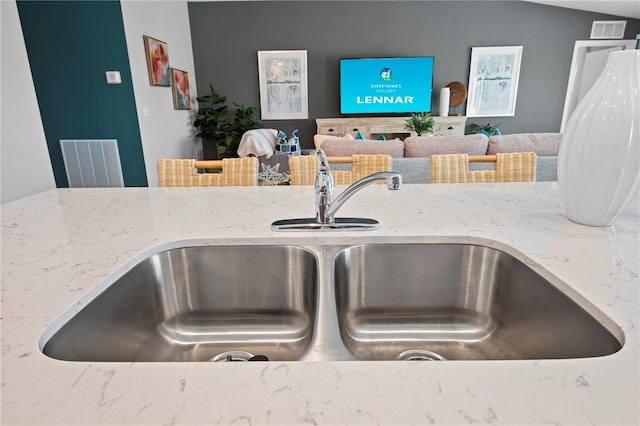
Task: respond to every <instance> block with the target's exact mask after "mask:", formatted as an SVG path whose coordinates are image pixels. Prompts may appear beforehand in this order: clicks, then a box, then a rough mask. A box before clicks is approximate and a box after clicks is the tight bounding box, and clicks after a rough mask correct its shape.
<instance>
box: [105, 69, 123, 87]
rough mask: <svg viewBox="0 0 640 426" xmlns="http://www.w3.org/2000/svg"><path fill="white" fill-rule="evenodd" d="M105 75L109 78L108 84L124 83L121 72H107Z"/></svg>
mask: <svg viewBox="0 0 640 426" xmlns="http://www.w3.org/2000/svg"><path fill="white" fill-rule="evenodd" d="M105 75H106V76H107V84H120V83H122V80H121V79H120V71H106V72H105Z"/></svg>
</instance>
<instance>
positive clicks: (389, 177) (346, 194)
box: [322, 172, 402, 223]
mask: <svg viewBox="0 0 640 426" xmlns="http://www.w3.org/2000/svg"><path fill="white" fill-rule="evenodd" d="M381 180H386V181H387V189H391V190H398V189H400V187H401V186H402V175H401V174H400V173H395V172H378V173H373V174H371V175H369V176H365V177H363V178H362V179H360V180H358V181H356V182H354V183H352V184H351V185H349V186H348V187H347V188H346V189H345V190H344V191H343V192H342V193H341V194H340V195H338V196H337V197H336V198H335V200H334V201H333V202H332V203H331V205H329V206H328V208H327V210H326V216H325V218H324V219H325V220H324V221H323V222H322V223H333V221H334V218H335V215H336V213H337V212H338V210H339V209H340V207H342V205H343V204H344V203H345V202H346V201H347V200H348V199H349V198H351V196H352V195H353V194H355V193H356V192H358V191H360V190H361V189H362V188H364V187H366V186H369V185H371V184H372V183H375V182H378V181H381Z"/></svg>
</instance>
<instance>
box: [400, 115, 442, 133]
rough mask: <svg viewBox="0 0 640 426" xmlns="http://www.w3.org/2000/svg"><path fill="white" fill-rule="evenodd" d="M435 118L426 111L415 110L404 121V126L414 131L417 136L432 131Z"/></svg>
mask: <svg viewBox="0 0 640 426" xmlns="http://www.w3.org/2000/svg"><path fill="white" fill-rule="evenodd" d="M434 123H435V119H434V118H433V117H432V116H431V114H430V113H428V112H417V113H414V114H411V117H409V118H407V120H406V121H405V125H404V128H405V129H406V130H408V131H410V132H416V134H417V135H418V136H422V135H424V134H425V133H431V132H433V125H434Z"/></svg>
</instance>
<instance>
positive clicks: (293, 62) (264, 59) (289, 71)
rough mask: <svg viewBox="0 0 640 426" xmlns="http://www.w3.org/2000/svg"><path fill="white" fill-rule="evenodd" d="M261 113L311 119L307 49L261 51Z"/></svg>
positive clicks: (279, 117) (268, 117)
mask: <svg viewBox="0 0 640 426" xmlns="http://www.w3.org/2000/svg"><path fill="white" fill-rule="evenodd" d="M258 76H259V81H260V113H261V117H262V119H263V120H295V119H307V118H308V117H309V112H308V108H309V107H308V86H307V84H308V83H307V51H306V50H262V51H258Z"/></svg>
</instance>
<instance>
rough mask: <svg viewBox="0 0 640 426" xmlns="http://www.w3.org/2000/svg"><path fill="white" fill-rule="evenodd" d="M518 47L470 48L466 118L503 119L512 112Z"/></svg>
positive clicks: (516, 84) (518, 62)
mask: <svg viewBox="0 0 640 426" xmlns="http://www.w3.org/2000/svg"><path fill="white" fill-rule="evenodd" d="M521 60H522V46H498V47H473V48H471V67H470V70H469V89H468V98H467V113H466V114H467V117H507V116H513V115H515V112H516V97H517V94H518V80H519V77H520V62H521Z"/></svg>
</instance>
